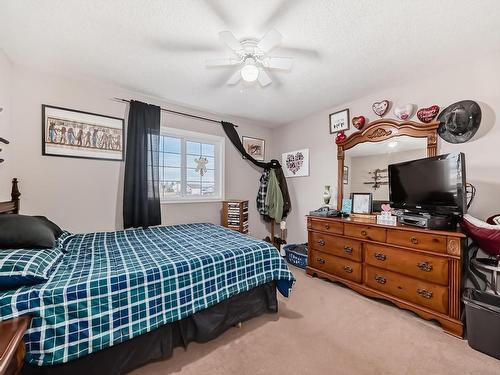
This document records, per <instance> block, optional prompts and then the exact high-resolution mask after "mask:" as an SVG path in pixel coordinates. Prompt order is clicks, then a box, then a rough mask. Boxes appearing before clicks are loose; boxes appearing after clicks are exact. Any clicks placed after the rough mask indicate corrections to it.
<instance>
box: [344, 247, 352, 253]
mask: <svg viewBox="0 0 500 375" xmlns="http://www.w3.org/2000/svg"><path fill="white" fill-rule="evenodd" d="M344 253H347V254H352V247H350V246H344Z"/></svg>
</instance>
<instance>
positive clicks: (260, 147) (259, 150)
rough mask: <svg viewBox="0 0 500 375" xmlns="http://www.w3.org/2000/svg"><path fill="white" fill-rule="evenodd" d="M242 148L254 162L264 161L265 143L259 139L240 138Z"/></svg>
mask: <svg viewBox="0 0 500 375" xmlns="http://www.w3.org/2000/svg"><path fill="white" fill-rule="evenodd" d="M241 142H242V143H243V147H244V148H245V151H246V152H248V154H249V155H250V156H251V157H253V158H254V159H255V160H259V161H264V158H265V146H266V141H264V140H263V139H260V138H253V137H246V136H243V137H241Z"/></svg>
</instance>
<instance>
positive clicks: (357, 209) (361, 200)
mask: <svg viewBox="0 0 500 375" xmlns="http://www.w3.org/2000/svg"><path fill="white" fill-rule="evenodd" d="M351 199H352V213H353V214H367V215H369V214H371V213H372V199H373V198H372V193H352V194H351Z"/></svg>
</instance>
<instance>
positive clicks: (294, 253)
mask: <svg viewBox="0 0 500 375" xmlns="http://www.w3.org/2000/svg"><path fill="white" fill-rule="evenodd" d="M285 253H286V260H287V261H288V263H290V264H293V265H294V266H297V267H300V268H306V267H307V243H304V244H300V245H294V244H290V245H285Z"/></svg>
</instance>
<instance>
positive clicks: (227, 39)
mask: <svg viewBox="0 0 500 375" xmlns="http://www.w3.org/2000/svg"><path fill="white" fill-rule="evenodd" d="M219 38H220V40H222V42H223V43H225V44H226V45H227V46H228V47H229V48H231V49H232V50H233V51H240V50H242V49H243V46H242V45H241V43H240V42H239V41H238V39H236V37H235V36H234V34H233V33H232V32H231V31H221V32H220V33H219Z"/></svg>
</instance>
